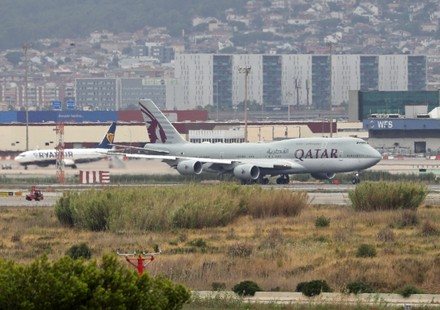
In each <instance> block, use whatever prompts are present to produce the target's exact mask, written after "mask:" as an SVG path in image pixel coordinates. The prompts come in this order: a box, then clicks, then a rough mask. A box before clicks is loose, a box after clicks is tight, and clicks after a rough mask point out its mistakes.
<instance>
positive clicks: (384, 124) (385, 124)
mask: <svg viewBox="0 0 440 310" xmlns="http://www.w3.org/2000/svg"><path fill="white" fill-rule="evenodd" d="M367 128H369V129H393V128H394V124H393V121H391V120H369V122H368V125H367Z"/></svg>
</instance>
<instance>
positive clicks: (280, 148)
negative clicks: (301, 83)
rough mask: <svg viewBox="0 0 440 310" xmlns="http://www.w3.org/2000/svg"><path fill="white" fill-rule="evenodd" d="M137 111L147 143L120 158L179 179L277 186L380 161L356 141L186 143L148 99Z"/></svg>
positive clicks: (375, 153)
mask: <svg viewBox="0 0 440 310" xmlns="http://www.w3.org/2000/svg"><path fill="white" fill-rule="evenodd" d="M139 105H140V109H141V112H142V115H143V118H144V121H145V124H146V126H147V132H148V135H149V138H150V143H147V144H145V146H144V147H143V148H137V149H140V150H142V151H143V152H144V154H140V153H138V154H129V153H127V154H124V155H125V156H127V157H132V158H149V159H162V161H164V162H166V163H167V164H169V165H170V166H171V167H174V168H175V169H177V171H178V172H179V173H180V174H182V175H198V174H200V173H202V172H212V173H218V174H232V175H233V176H234V177H235V178H237V179H239V180H240V181H241V183H242V184H254V183H258V184H268V183H269V179H268V176H278V178H277V179H276V183H277V184H288V183H289V181H290V179H289V175H290V174H299V173H310V174H311V176H312V177H314V178H316V179H320V180H326V179H327V180H329V179H332V178H334V176H335V174H336V173H339V172H355V174H354V177H353V180H352V182H353V184H356V183H359V182H360V179H359V171H360V170H363V169H367V168H369V167H372V166H374V165H375V164H377V163H378V162H379V161H380V160H381V158H382V156H381V155H380V153H379V152H378V151H377V150H375V149H374V148H373V147H371V146H370V145H369V144H368V143H367V142H366V141H364V140H362V139H359V138H352V137H345V138H296V139H286V140H281V141H274V142H264V143H246V142H245V143H212V144H211V143H190V142H188V141H186V140H184V139H183V138H182V136H181V135H180V134H179V132H178V131H177V130H176V129H175V128H174V126H173V125H172V124H171V122H170V121H169V120H168V119H167V118H166V117H165V115H164V114H163V113H162V112H161V111H160V110H159V108H158V107H157V106H156V105H155V103H154V102H153V101H152V100H150V99H141V100H140V102H139Z"/></svg>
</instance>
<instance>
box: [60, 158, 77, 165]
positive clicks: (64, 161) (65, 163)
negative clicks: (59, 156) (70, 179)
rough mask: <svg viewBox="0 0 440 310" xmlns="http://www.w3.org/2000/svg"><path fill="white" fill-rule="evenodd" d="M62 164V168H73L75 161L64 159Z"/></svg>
mask: <svg viewBox="0 0 440 310" xmlns="http://www.w3.org/2000/svg"><path fill="white" fill-rule="evenodd" d="M63 163H64V166H67V167H70V166H75V161H74V160H73V159H70V158H64V159H63Z"/></svg>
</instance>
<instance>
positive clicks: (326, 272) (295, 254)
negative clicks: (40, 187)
mask: <svg viewBox="0 0 440 310" xmlns="http://www.w3.org/2000/svg"><path fill="white" fill-rule="evenodd" d="M398 212H399V211H381V212H353V210H352V209H351V208H350V207H348V206H347V207H340V206H328V207H325V206H320V207H313V206H309V207H306V208H305V209H304V210H303V211H302V212H301V214H300V215H298V216H296V217H276V218H267V219H259V218H253V217H252V216H246V217H241V218H239V219H237V220H236V221H235V222H234V223H233V224H230V225H227V226H225V227H216V228H205V229H175V230H173V231H170V232H160V233H159V232H157V233H156V232H142V233H141V232H137V231H133V232H131V231H125V232H123V233H111V232H90V231H85V230H78V229H69V228H65V227H63V226H61V225H60V224H59V223H58V221H57V219H56V217H55V215H54V211H53V208H35V207H33V208H8V207H3V208H1V209H0V232H1V236H2V238H1V240H0V257H1V258H4V259H13V260H16V261H18V262H21V263H29V262H30V261H32V260H33V259H34V258H35V257H38V256H40V255H42V254H47V255H48V256H49V258H50V259H56V258H58V257H60V256H62V255H64V254H65V252H66V251H67V249H69V248H70V247H71V246H72V245H75V244H78V243H81V242H85V243H86V244H87V245H88V246H89V247H90V248H91V249H92V253H93V257H97V258H99V257H101V255H102V254H104V253H115V252H116V250H117V249H120V250H122V251H126V252H131V251H133V250H142V249H148V250H151V249H152V247H153V246H154V245H156V244H157V245H159V246H160V248H161V250H162V251H163V254H162V255H161V256H160V257H157V259H156V261H155V262H154V263H153V264H151V265H150V267H149V270H150V272H151V273H152V274H164V275H166V276H168V277H169V278H171V279H172V280H174V281H178V282H181V283H183V284H185V285H187V286H188V287H189V288H191V289H197V290H207V289H208V290H209V289H211V286H212V283H214V282H217V283H225V285H226V288H227V289H230V288H232V286H233V285H235V284H237V283H239V282H241V281H243V280H252V281H255V282H257V283H258V285H259V286H260V287H262V288H263V289H264V290H271V289H276V288H279V289H280V290H282V291H293V290H295V288H296V285H297V284H298V283H299V282H303V281H310V280H316V279H325V280H326V281H327V282H328V283H329V285H330V286H331V287H332V289H334V290H335V291H339V290H340V289H341V288H342V287H343V286H344V285H346V284H347V283H349V282H353V281H366V282H369V283H371V284H372V286H373V287H375V288H377V289H380V291H382V292H391V291H394V290H395V289H396V288H399V287H402V286H404V285H415V286H417V287H419V288H421V289H423V290H424V291H425V292H430V293H440V269H439V268H438V266H439V265H440V239H439V238H438V234H436V233H435V234H427V233H426V231H429V232H431V231H434V232H436V231H437V230H438V229H440V225H439V224H437V223H439V220H440V206H429V208H428V207H421V208H419V210H418V211H417V217H418V219H419V221H418V224H416V225H408V226H397V225H396V221H397V220H396V219H399V218H401V215H399V214H398ZM318 216H325V217H326V218H329V219H330V226H329V227H315V221H316V218H317V217H318ZM426 223H429V227H428V226H427V225H428V224H426ZM427 227H428V228H429V229H428V228H427ZM384 232H385V237H383V234H384ZM381 235H382V237H381V238H380V237H378V236H381ZM386 236H388V237H386ZM389 236H392V237H389ZM199 239H200V240H201V241H200V240H199ZM362 243H365V244H371V245H374V246H375V247H376V250H377V256H376V257H373V258H357V257H356V251H357V248H358V246H359V245H360V244H362ZM121 263H124V262H123V260H122V259H121Z"/></svg>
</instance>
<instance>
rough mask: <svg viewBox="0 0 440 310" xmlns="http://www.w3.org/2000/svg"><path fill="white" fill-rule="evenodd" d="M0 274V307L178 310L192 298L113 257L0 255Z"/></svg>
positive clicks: (175, 287) (184, 289) (175, 286)
mask: <svg viewBox="0 0 440 310" xmlns="http://www.w3.org/2000/svg"><path fill="white" fill-rule="evenodd" d="M0 275H1V281H0V309H180V308H181V307H182V306H183V304H184V303H186V302H188V301H189V299H190V297H191V295H190V291H189V290H188V289H187V288H185V287H184V286H182V285H180V284H174V283H173V282H171V281H170V280H168V279H166V278H163V277H154V278H152V277H150V276H149V275H148V273H144V274H143V275H142V276H141V277H139V276H138V275H137V273H136V272H134V271H131V270H129V269H128V268H126V267H125V266H123V265H122V264H120V263H119V260H118V258H117V257H115V256H104V257H103V258H102V263H101V264H99V265H98V264H97V262H96V261H84V260H73V259H71V258H70V257H68V256H64V257H62V258H60V259H59V260H57V261H54V262H52V263H50V262H49V261H48V259H47V257H42V258H39V259H36V260H35V261H34V262H32V263H31V264H29V265H18V264H16V263H14V262H12V261H4V260H2V259H0ZM146 292H148V294H146Z"/></svg>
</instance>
